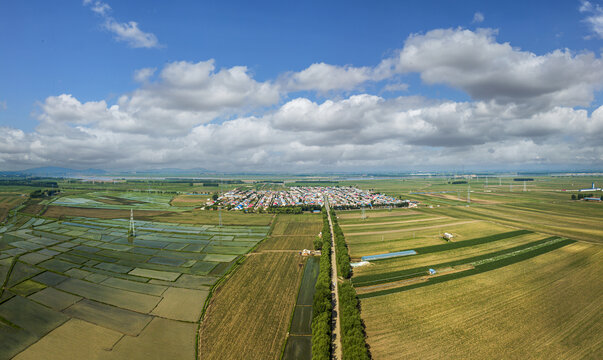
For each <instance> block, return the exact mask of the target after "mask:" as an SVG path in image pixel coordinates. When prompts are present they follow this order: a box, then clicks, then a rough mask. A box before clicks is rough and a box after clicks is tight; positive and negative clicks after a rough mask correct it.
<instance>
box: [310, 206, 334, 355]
mask: <svg viewBox="0 0 603 360" xmlns="http://www.w3.org/2000/svg"><path fill="white" fill-rule="evenodd" d="M322 219H323V229H322V253H321V255H320V265H319V266H320V270H319V272H318V279H317V280H316V292H315V293H314V299H313V301H312V359H322V360H329V359H331V310H332V304H331V300H332V299H331V230H330V229H329V220H328V215H327V212H326V209H325V208H323V209H322Z"/></svg>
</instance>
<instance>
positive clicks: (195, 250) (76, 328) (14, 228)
mask: <svg viewBox="0 0 603 360" xmlns="http://www.w3.org/2000/svg"><path fill="white" fill-rule="evenodd" d="M498 181H499V182H500V183H501V184H500V185H498V184H497V182H498ZM498 181H496V180H494V179H490V184H488V185H486V183H485V180H483V179H480V180H477V179H471V185H470V186H471V189H472V190H470V191H471V192H470V194H471V195H470V196H471V203H469V202H468V201H467V199H466V196H467V195H466V191H467V187H468V185H469V184H460V185H459V184H452V183H451V182H450V181H447V180H446V179H443V178H433V179H417V178H411V179H398V180H395V179H394V180H378V181H377V180H369V181H364V182H353V183H352V182H346V181H340V182H339V183H340V184H343V185H354V186H357V187H358V188H364V189H375V190H376V191H379V192H382V193H384V194H386V195H390V196H394V197H396V198H398V199H409V200H412V201H418V202H419V206H418V207H414V208H395V207H394V208H388V207H384V206H381V207H377V206H375V207H371V206H367V207H366V208H365V209H364V210H339V211H337V217H338V223H339V225H340V227H341V229H342V231H343V233H344V235H345V241H346V243H347V250H348V253H349V255H350V257H351V259H352V261H353V262H355V261H360V260H361V258H362V257H363V256H367V255H375V254H383V253H390V252H403V251H408V250H413V251H414V252H415V254H414V255H409V256H402V257H393V258H389V259H383V260H371V261H370V264H369V265H365V266H361V267H356V268H354V269H353V275H352V278H351V279H350V280H340V281H343V282H344V283H345V286H347V288H349V289H351V286H350V285H352V286H353V288H354V290H355V293H356V294H357V298H358V299H359V300H360V309H361V312H360V317H361V318H362V321H363V322H364V325H365V326H366V329H365V331H366V336H367V338H366V342H367V343H368V344H369V346H370V351H371V354H372V357H373V358H400V357H401V358H417V357H420V358H442V357H464V358H491V357H496V355H497V354H499V353H502V352H503V351H504V349H508V348H512V351H511V352H509V350H506V351H507V352H509V354H511V356H512V357H517V358H525V357H530V355H533V354H534V353H535V352H534V351H537V352H538V353H539V354H540V353H542V354H546V355H547V356H548V357H556V356H555V355H556V354H560V356H562V357H564V358H597V357H600V355H601V353H602V352H603V350H602V348H603V345H602V343H601V341H600V340H599V338H600V336H596V335H598V334H600V333H601V331H602V329H601V325H600V323H601V320H603V319H601V316H602V315H601V314H602V312H603V308H602V306H601V305H600V304H601V303H603V302H602V300H603V288H602V287H601V284H600V282H599V281H597V280H596V279H598V278H599V277H600V276H601V275H602V271H603V268H602V266H601V260H602V259H601V257H602V256H603V253H602V251H601V246H602V244H601V241H602V240H601V239H603V229H602V228H601V226H600V224H601V221H600V219H601V218H602V217H603V206H601V205H602V204H600V203H594V202H593V203H589V202H585V201H573V200H571V198H570V195H571V194H570V193H568V192H562V191H560V189H562V188H570V189H571V188H572V186H573V187H574V188H575V187H584V186H587V185H588V184H583V183H582V182H580V183H578V181H577V180H576V179H566V178H548V177H544V178H536V179H535V181H534V182H531V183H529V184H527V185H526V190H527V191H523V184H517V183H512V182H511V181H512V180H510V179H501V180H498ZM572 181H573V182H574V183H573V185H572ZM588 181H590V179H589V180H588ZM595 181H596V182H597V183H598V182H599V181H598V180H596V179H595ZM504 182H507V183H506V184H505V183H504ZM583 182H586V181H583ZM67 185H68V189H66V190H62V191H61V193H60V194H59V195H58V196H53V197H42V198H37V199H28V197H27V196H21V192H20V190H19V189H10V191H8V190H7V191H6V192H5V193H3V195H2V196H1V197H0V199H2V201H3V203H2V204H6V206H5V208H15V207H17V206H18V205H20V204H23V206H21V207H19V211H18V213H17V214H16V215H15V216H12V215H11V216H10V217H9V218H7V219H6V222H5V223H3V224H1V225H0V235H1V236H2V237H1V240H0V281H2V282H3V284H4V285H3V287H2V294H1V295H0V358H12V357H13V356H14V357H15V358H16V359H30V358H31V359H33V358H40V357H41V356H42V354H43V355H44V356H43V357H44V358H51V359H52V358H57V359H63V358H103V359H104V358H109V359H126V358H127V359H130V358H132V359H136V358H141V359H142V358H145V359H148V358H157V357H159V358H166V357H174V356H175V357H177V358H195V357H197V358H204V359H205V358H208V359H212V358H233V359H234V358H242V357H246V356H248V355H249V354H254V357H258V358H267V359H279V358H283V359H293V358H295V359H297V358H309V356H310V355H311V347H312V344H311V340H310V339H311V335H312V334H311V314H312V301H311V299H312V294H314V285H313V284H314V283H315V282H316V276H317V271H318V261H317V258H310V259H311V260H309V258H307V257H303V256H301V255H300V251H301V250H303V249H312V248H313V246H314V243H313V242H314V240H315V239H316V238H317V236H318V234H319V233H320V231H321V230H322V225H323V220H322V216H321V215H320V214H310V213H305V214H285V213H282V214H266V213H244V212H242V211H228V210H226V209H223V210H222V211H217V210H202V209H200V207H201V206H202V204H203V203H204V202H205V201H207V200H209V199H210V198H211V194H210V193H205V194H203V195H201V194H193V193H186V190H187V189H188V188H190V186H191V185H190V184H188V183H183V184H169V185H163V184H160V183H157V184H155V185H154V187H156V188H157V189H163V190H161V191H165V192H163V193H162V192H161V191H153V190H151V191H144V189H145V188H147V189H148V188H149V185H148V184H146V183H135V182H134V183H126V184H123V183H120V184H114V185H109V184H100V185H99V184H97V185H96V187H92V186H90V185H89V184H78V183H73V182H70V183H67ZM196 186H197V185H192V187H193V189H196V190H195V191H197V190H200V189H202V188H203V187H202V186H199V187H198V188H197V187H196ZM228 186H230V187H231V188H234V187H236V186H246V187H252V185H247V184H246V185H240V184H229V185H228ZM225 187H226V186H225ZM253 187H257V188H259V189H263V188H272V187H278V188H279V189H280V188H281V187H282V186H281V185H274V184H268V183H258V184H254V185H253ZM168 189H169V193H168ZM216 189H217V190H219V189H220V188H219V187H216ZM463 190H464V191H465V192H463ZM25 193H27V191H26V192H25ZM131 210H133V213H134V218H135V227H136V230H137V231H136V236H135V237H129V236H128V225H129V221H128V219H129V216H130V211H131ZM13 213H14V212H13ZM444 232H446V233H449V234H451V235H452V237H453V238H452V240H451V241H447V240H445V239H444V238H443V233H444ZM340 250H341V249H339V250H338V253H339V251H340ZM430 271H433V273H432V272H430ZM348 310H349V309H348ZM526 316H527V317H529V318H533V319H536V321H530V322H524V321H522V320H523V319H525V318H526ZM360 337H362V334H360ZM90 338H94V339H95V341H94V342H93V343H90V341H88V340H89V339H90ZM233 339H236V340H233ZM530 346H533V348H531V347H530ZM534 349H535V350H534Z"/></svg>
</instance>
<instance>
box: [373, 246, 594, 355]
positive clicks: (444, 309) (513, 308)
mask: <svg viewBox="0 0 603 360" xmlns="http://www.w3.org/2000/svg"><path fill="white" fill-rule="evenodd" d="M602 261H603V251H602V249H601V247H600V246H595V245H588V244H584V243H574V244H571V245H567V246H565V247H563V248H560V249H557V250H554V251H551V252H548V253H546V254H543V255H540V256H537V257H534V258H532V259H530V260H528V261H522V262H519V263H516V264H512V265H509V266H505V267H502V268H499V269H497V270H495V271H491V272H488V273H483V274H478V275H475V276H469V277H465V278H462V279H458V280H456V281H451V282H444V283H440V284H436V285H433V286H426V287H422V288H418V289H415V290H412V291H405V292H401V293H397V294H393V295H388V296H379V297H373V298H369V299H363V300H362V316H363V319H364V321H365V324H366V332H367V335H368V342H369V344H370V345H371V353H372V355H373V357H374V358H375V359H401V358H404V359H419V358H421V359H425V358H431V359H444V358H447V359H448V358H455V359H457V358H458V359H461V358H462V359H496V358H501V357H504V358H513V359H528V358H542V359H545V358H547V359H600V358H601V355H602V354H603V339H602V338H601V336H600V334H601V333H602V331H603V283H601V282H600V281H593V279H599V278H601V276H603V273H602V267H601V266H600V265H601V262H602Z"/></svg>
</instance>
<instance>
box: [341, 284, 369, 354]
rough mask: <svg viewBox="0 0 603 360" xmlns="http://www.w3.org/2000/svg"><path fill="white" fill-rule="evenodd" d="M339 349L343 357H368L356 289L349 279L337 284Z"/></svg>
mask: <svg viewBox="0 0 603 360" xmlns="http://www.w3.org/2000/svg"><path fill="white" fill-rule="evenodd" d="M339 312H340V314H339V315H340V318H341V351H342V355H343V358H344V359H370V358H371V357H370V355H369V352H368V348H367V345H366V341H365V338H366V336H365V333H364V324H363V323H362V319H361V318H360V306H359V302H358V297H357V296H356V290H354V287H353V286H352V284H350V282H349V281H344V282H342V283H341V284H340V285H339Z"/></svg>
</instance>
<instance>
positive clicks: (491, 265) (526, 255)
mask: <svg viewBox="0 0 603 360" xmlns="http://www.w3.org/2000/svg"><path fill="white" fill-rule="evenodd" d="M574 242H575V241H574V240H569V239H565V240H561V241H558V242H555V243H552V244H550V245H545V246H541V247H538V248H537V249H534V250H532V251H526V252H523V253H521V254H518V255H516V256H509V257H504V258H502V259H500V260H495V261H491V262H487V263H484V264H481V265H477V266H475V268H473V269H471V270H466V271H461V272H457V273H452V274H448V275H442V276H438V277H435V278H431V279H429V281H427V282H422V283H418V284H413V285H409V286H403V287H399V288H393V289H387V290H382V291H375V292H371V293H366V294H360V295H358V297H359V298H360V299H366V298H372V297H375V296H381V295H388V294H394V293H398V292H402V291H407V290H412V289H416V288H419V287H423V286H428V285H433V284H437V283H441V282H444V281H449V280H454V279H460V278H463V277H465V276H471V275H475V274H479V273H483V272H486V271H490V270H496V269H499V268H501V267H504V266H507V265H511V264H515V263H517V262H520V261H523V260H527V259H530V258H533V257H535V256H537V255H541V254H544V253H547V252H549V251H552V250H555V249H559V248H561V247H563V246H566V245H569V244H572V243H574Z"/></svg>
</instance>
